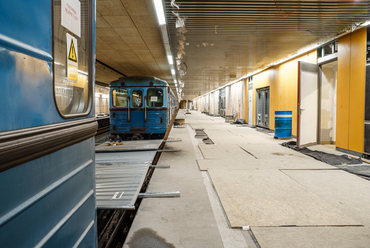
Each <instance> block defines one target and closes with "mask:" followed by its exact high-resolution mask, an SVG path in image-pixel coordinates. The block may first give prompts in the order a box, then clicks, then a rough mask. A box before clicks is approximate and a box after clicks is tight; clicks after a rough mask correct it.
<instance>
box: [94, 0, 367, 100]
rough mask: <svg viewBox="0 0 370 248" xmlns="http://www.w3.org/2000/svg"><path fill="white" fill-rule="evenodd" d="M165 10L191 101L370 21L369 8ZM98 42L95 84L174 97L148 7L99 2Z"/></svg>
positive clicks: (138, 1) (277, 1) (129, 0)
mask: <svg viewBox="0 0 370 248" xmlns="http://www.w3.org/2000/svg"><path fill="white" fill-rule="evenodd" d="M171 2H172V4H171ZM163 3H164V8H165V15H166V21H167V30H168V36H169V37H170V42H171V51H172V54H173V56H174V57H181V59H180V60H179V67H177V65H176V62H175V68H176V77H177V79H178V80H179V81H181V82H182V83H183V85H184V86H183V89H182V92H183V99H189V100H191V99H193V98H195V97H197V96H199V95H202V94H204V93H206V92H209V91H211V90H213V89H216V88H218V87H220V86H222V85H225V84H227V83H229V82H231V81H234V80H236V79H238V78H240V77H242V76H245V75H247V74H250V73H252V72H254V71H256V70H258V69H262V68H264V67H266V66H268V65H269V64H271V63H273V62H275V61H277V60H280V59H283V58H285V57H287V56H288V55H292V54H295V53H297V51H298V50H299V49H302V48H304V47H309V46H312V45H315V44H317V43H318V42H321V43H322V42H325V41H329V40H330V39H331V38H333V37H335V36H337V35H339V34H341V33H343V32H347V31H350V30H353V29H354V28H356V26H359V25H361V24H362V23H364V22H365V21H367V20H369V19H370V1H353V0H352V1H334V0H326V1H313V0H305V1H301V0H299V1H290V0H288V1H282V0H262V1H217V0H214V1H209V0H203V1H184V0H183V1H180V0H179V1H174V0H172V1H171V0H164V1H163ZM183 18H184V19H183ZM181 21H184V22H183V23H181ZM176 22H177V26H178V27H177V28H176ZM96 40H97V47H96V56H97V65H96V80H97V81H100V82H103V83H107V84H108V83H109V82H110V81H112V80H115V79H117V78H119V77H121V76H123V75H128V76H131V75H148V76H153V75H154V76H156V77H158V78H161V79H164V80H166V81H167V82H169V83H170V85H171V87H172V88H173V89H174V90H175V87H174V86H175V85H174V82H173V78H172V76H171V69H170V65H169V63H168V61H167V57H166V53H165V50H164V46H163V41H162V37H161V32H160V29H159V26H158V21H157V18H156V12H155V8H154V4H153V2H152V0H108V1H99V0H98V1H97V22H96Z"/></svg>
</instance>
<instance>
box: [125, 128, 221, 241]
mask: <svg viewBox="0 0 370 248" xmlns="http://www.w3.org/2000/svg"><path fill="white" fill-rule="evenodd" d="M171 137H172V138H181V139H182V142H174V143H167V144H166V146H165V148H166V149H177V148H180V149H181V152H175V153H163V154H162V155H161V158H160V160H159V162H158V164H169V165H171V168H170V169H156V170H155V171H154V174H153V177H152V179H151V181H150V185H149V188H148V190H147V192H164V191H180V193H181V197H180V198H160V199H143V201H142V204H141V206H140V208H139V211H138V213H137V215H136V217H135V221H134V223H133V225H132V227H131V230H130V232H129V235H128V238H127V240H126V243H125V245H124V247H125V248H137V247H140V248H143V247H189V248H190V247H191V248H193V247H223V243H222V240H221V236H220V233H219V230H218V227H217V223H216V220H215V217H214V215H213V212H212V207H211V204H210V201H209V199H208V195H207V191H206V187H205V185H204V183H203V178H202V175H201V172H200V171H199V170H198V166H197V164H196V157H195V152H194V149H193V146H192V143H191V140H190V136H189V133H188V130H187V128H175V129H172V131H171Z"/></svg>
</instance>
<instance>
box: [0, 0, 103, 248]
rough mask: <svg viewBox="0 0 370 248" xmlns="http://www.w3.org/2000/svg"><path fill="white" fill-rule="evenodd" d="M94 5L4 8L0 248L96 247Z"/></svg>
mask: <svg viewBox="0 0 370 248" xmlns="http://www.w3.org/2000/svg"><path fill="white" fill-rule="evenodd" d="M94 23H95V1H89V0H53V1H49V0H39V1H21V0H12V1H1V2H0V78H1V83H0V92H1V98H0V105H1V107H0V116H1V121H0V247H17V248H19V247H54V248H55V247H63V248H64V247H97V227H96V226H97V225H96V203H95V158H94V157H95V153H94V145H95V141H94V135H95V133H96V130H97V123H96V120H95V117H94V108H93V93H94V84H93V82H94V60H95V54H94V51H95V38H94V37H95V34H94V32H95V24H94Z"/></svg>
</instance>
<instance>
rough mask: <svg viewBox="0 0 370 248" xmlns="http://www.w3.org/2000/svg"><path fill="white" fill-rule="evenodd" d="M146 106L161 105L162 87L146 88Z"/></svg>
mask: <svg viewBox="0 0 370 248" xmlns="http://www.w3.org/2000/svg"><path fill="white" fill-rule="evenodd" d="M147 96H148V107H162V106H163V90H162V89H148V92H147Z"/></svg>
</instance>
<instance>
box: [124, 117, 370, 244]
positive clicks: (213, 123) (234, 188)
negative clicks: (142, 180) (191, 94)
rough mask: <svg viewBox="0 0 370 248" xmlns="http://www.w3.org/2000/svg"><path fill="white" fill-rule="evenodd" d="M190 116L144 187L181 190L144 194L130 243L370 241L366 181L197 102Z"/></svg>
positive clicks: (174, 133)
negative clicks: (231, 121) (170, 195)
mask: <svg viewBox="0 0 370 248" xmlns="http://www.w3.org/2000/svg"><path fill="white" fill-rule="evenodd" d="M185 123H186V124H185V127H183V128H173V129H172V131H171V134H170V137H171V138H173V139H181V140H182V142H174V143H166V145H165V148H166V149H181V151H179V152H174V153H162V155H161V157H160V159H159V161H158V164H159V165H160V164H168V165H170V168H167V169H161V168H156V169H155V171H154V173H153V176H152V178H151V181H150V184H149V187H148V189H147V192H148V193H151V192H152V193H155V192H168V191H180V193H181V197H180V198H154V199H153V198H150V199H143V201H142V203H141V206H140V208H139V210H138V212H137V214H136V217H135V220H134V222H133V225H132V227H131V229H130V232H129V234H128V237H127V239H126V242H125V245H124V246H123V247H124V248H136V247H141V248H142V247H181V248H182V247H189V248H190V247H192V248H193V247H233V248H235V247H249V248H255V247H262V248H267V247H273V248H279V247H281V248H283V247H284V248H296V247H326V248H334V247H335V248H338V247H339V248H340V247H343V248H344V247H369V244H370V215H369V214H368V213H369V210H370V207H369V206H370V181H369V180H366V179H364V178H361V177H359V176H357V175H354V174H351V173H348V172H346V171H344V170H342V169H340V168H338V167H336V166H332V165H328V164H326V163H323V162H320V161H318V160H315V159H314V158H312V157H309V156H306V155H304V154H301V153H299V152H297V151H294V150H292V149H289V148H286V147H283V146H281V145H280V144H281V143H282V142H285V140H284V141H281V140H276V139H274V137H273V134H271V133H266V132H259V131H257V129H255V128H251V127H248V126H246V125H231V124H229V123H225V120H224V119H223V118H221V117H211V116H207V115H204V114H201V113H200V112H196V111H191V114H187V115H186V119H185ZM199 130H201V131H203V132H204V133H205V134H203V135H200V136H199V135H198V136H197V137H198V138H196V135H197V132H198V131H199ZM205 135H206V136H207V137H208V139H206V140H207V141H209V140H211V141H212V142H207V144H206V143H204V142H203V139H204V136H205ZM199 137H201V138H199ZM212 143H213V144H212ZM315 147H316V148H317V149H321V150H325V151H329V152H330V151H331V149H330V148H328V147H324V146H315ZM333 153H336V154H341V153H339V152H338V151H333ZM342 166H345V165H342ZM348 166H349V165H348ZM351 166H369V165H368V164H361V165H351Z"/></svg>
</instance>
